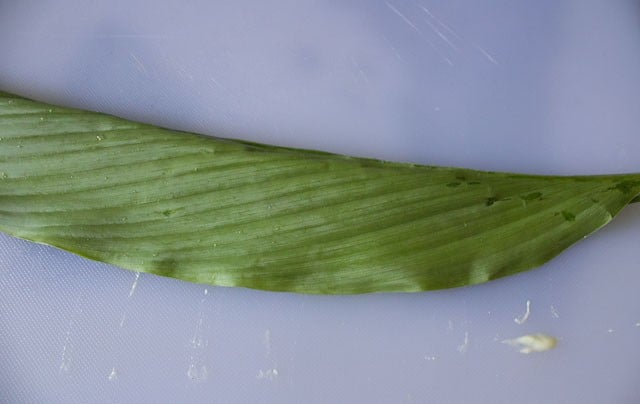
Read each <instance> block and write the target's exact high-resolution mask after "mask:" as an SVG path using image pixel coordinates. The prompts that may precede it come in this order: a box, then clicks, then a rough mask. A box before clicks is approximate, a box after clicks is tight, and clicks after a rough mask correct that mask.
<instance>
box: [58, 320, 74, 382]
mask: <svg viewBox="0 0 640 404" xmlns="http://www.w3.org/2000/svg"><path fill="white" fill-rule="evenodd" d="M71 322H72V320H70V321H69V326H68V327H67V334H66V337H65V339H64V345H63V346H62V358H61V360H60V372H66V371H68V370H69V365H71V356H70V355H71V346H70V344H69V342H70V340H71Z"/></svg>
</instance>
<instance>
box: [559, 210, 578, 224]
mask: <svg viewBox="0 0 640 404" xmlns="http://www.w3.org/2000/svg"><path fill="white" fill-rule="evenodd" d="M561 213H562V217H563V218H564V220H566V221H567V222H575V220H576V215H574V214H573V213H571V212H569V211H566V210H563V211H562V212H561Z"/></svg>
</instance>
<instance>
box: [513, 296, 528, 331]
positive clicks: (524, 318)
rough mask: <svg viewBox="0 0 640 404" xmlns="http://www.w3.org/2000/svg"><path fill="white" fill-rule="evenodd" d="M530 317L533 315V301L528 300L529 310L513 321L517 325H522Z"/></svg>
mask: <svg viewBox="0 0 640 404" xmlns="http://www.w3.org/2000/svg"><path fill="white" fill-rule="evenodd" d="M530 315H531V300H527V308H526V310H525V312H524V314H523V315H522V316H520V317H516V318H514V319H513V321H515V322H516V324H520V325H522V324H524V323H525V322H526V321H527V320H528V319H529V316H530Z"/></svg>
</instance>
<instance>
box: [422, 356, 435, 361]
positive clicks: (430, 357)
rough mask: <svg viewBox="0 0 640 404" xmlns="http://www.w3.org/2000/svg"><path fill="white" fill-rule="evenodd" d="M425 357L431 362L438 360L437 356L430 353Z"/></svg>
mask: <svg viewBox="0 0 640 404" xmlns="http://www.w3.org/2000/svg"><path fill="white" fill-rule="evenodd" d="M424 359H425V360H428V361H429V362H431V361H434V360H436V357H435V356H428V355H427V356H425V357H424Z"/></svg>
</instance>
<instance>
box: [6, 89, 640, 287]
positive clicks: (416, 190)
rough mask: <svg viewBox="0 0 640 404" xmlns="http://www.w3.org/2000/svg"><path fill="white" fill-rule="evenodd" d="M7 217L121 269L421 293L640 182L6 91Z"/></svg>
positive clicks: (483, 270)
mask: <svg viewBox="0 0 640 404" xmlns="http://www.w3.org/2000/svg"><path fill="white" fill-rule="evenodd" d="M0 138H1V140H0V230H2V231H4V232H6V233H8V234H11V235H13V236H17V237H21V238H24V239H28V240H33V241H36V242H39V243H45V244H50V245H53V246H56V247H59V248H62V249H65V250H68V251H72V252H75V253H77V254H80V255H82V256H85V257H88V258H91V259H95V260H99V261H104V262H107V263H111V264H115V265H118V266H120V267H123V268H127V269H131V270H136V271H144V272H150V273H154V274H158V275H163V276H171V277H174V278H178V279H182V280H185V281H190V282H199V283H208V284H213V285H222V286H242V287H249V288H258V289H267V290H276V291H291V292H300V293H369V292H416V291H423V290H431V289H440V288H451V287H457V286H465V285H472V284H477V283H481V282H486V281H488V280H491V279H495V278H499V277H502V276H506V275H511V274H515V273H517V272H521V271H524V270H528V269H531V268H534V267H536V266H539V265H541V264H543V263H544V262H546V261H548V260H549V259H551V258H553V257H554V256H556V255H557V254H559V253H560V252H561V251H563V250H564V249H566V248H567V247H569V246H570V245H572V244H573V243H575V242H577V241H579V240H581V239H582V238H584V237H585V236H586V235H588V234H590V233H592V232H593V231H595V230H597V229H598V228H600V227H601V226H603V225H605V224H606V223H608V222H609V221H610V220H611V219H612V217H613V216H615V215H616V214H617V213H618V212H619V211H620V210H621V209H622V208H623V207H624V206H625V205H627V204H628V203H630V202H631V201H632V200H634V198H636V197H637V196H638V194H640V174H626V175H610V176H588V177H587V176H584V177H557V176H533V175H520V174H509V173H493V172H482V171H473V170H468V169H461V168H443V167H430V166H421V165H415V164H400V163H390V162H385V161H378V160H371V159H361V158H352V157H347V156H340V155H334V154H329V153H321V152H315V151H308V150H297V149H289V148H282V147H273V146H266V145H261V144H254V143H248V142H242V141H235V140H228V139H217V138H211V137H206V136H200V135H194V134H189V133H183V132H177V131H172V130H168V129H161V128H157V127H153V126H150V125H145V124H140V123H135V122H130V121H126V120H123V119H119V118H115V117H112V116H108V115H103V114H98V113H94V112H85V111H78V110H73V109H67V108H59V107H54V106H50V105H46V104H43V103H39V102H35V101H31V100H27V99H24V98H20V97H17V96H14V95H10V94H6V93H0Z"/></svg>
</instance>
